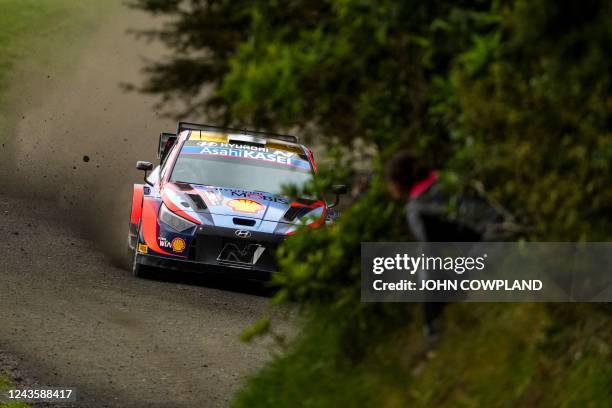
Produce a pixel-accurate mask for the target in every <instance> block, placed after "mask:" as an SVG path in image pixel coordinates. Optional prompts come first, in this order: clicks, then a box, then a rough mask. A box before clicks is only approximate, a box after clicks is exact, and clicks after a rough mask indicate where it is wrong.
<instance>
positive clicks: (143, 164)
mask: <svg viewBox="0 0 612 408" xmlns="http://www.w3.org/2000/svg"><path fill="white" fill-rule="evenodd" d="M136 169H137V170H142V171H144V172H145V174H144V182H145V183H147V184H148V185H150V186H152V185H153V184H151V183H150V182H149V180H147V173H148V172H150V171H151V170H153V163H151V162H147V161H137V162H136Z"/></svg>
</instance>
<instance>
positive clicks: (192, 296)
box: [0, 196, 269, 407]
mask: <svg viewBox="0 0 612 408" xmlns="http://www.w3.org/2000/svg"><path fill="white" fill-rule="evenodd" d="M0 217H1V218H0V220H1V223H0V236H2V242H3V245H2V247H1V248H0V259H2V273H1V274H0V285H1V298H0V322H1V324H0V345H1V347H2V348H4V349H7V350H8V351H9V352H10V353H11V354H13V355H15V356H17V358H19V359H21V364H22V367H21V368H22V370H23V371H24V372H25V373H28V374H32V375H33V376H34V377H35V378H36V379H37V381H38V382H39V383H41V384H46V385H50V386H75V387H76V388H77V389H78V390H79V393H80V394H81V395H80V396H81V402H80V403H79V405H78V406H86V407H89V406H91V407H101V406H124V407H137V406H149V407H153V406H164V407H166V406H167V407H172V406H175V407H182V406H186V407H187V406H189V407H208V406H213V407H214V406H225V405H227V403H228V399H230V398H231V394H232V392H233V391H235V390H236V389H237V387H238V386H239V385H240V382H241V379H242V378H243V377H244V376H245V375H246V374H248V373H250V372H252V371H253V370H255V369H256V368H257V367H259V366H260V365H261V363H262V362H263V361H264V360H265V359H266V358H267V357H268V355H269V350H268V348H267V347H265V346H262V345H255V344H243V343H241V342H239V340H238V336H239V335H240V333H241V330H242V329H243V328H244V327H246V326H248V325H249V324H252V323H253V322H254V321H255V320H256V319H257V318H258V317H259V316H260V314H261V313H262V310H263V309H265V307H266V303H267V299H266V298H265V297H263V296H258V295H256V294H249V293H248V292H249V291H252V292H253V293H257V286H256V285H249V284H247V283H246V282H239V283H232V282H229V281H223V280H222V281H211V280H204V279H196V278H194V277H191V276H186V277H185V278H184V279H182V280H181V279H174V280H173V279H172V277H171V276H166V277H165V280H164V281H156V280H142V279H136V278H133V277H132V276H131V275H130V273H129V272H128V271H126V270H123V269H120V268H116V267H114V266H113V265H112V264H111V263H110V261H109V259H108V258H107V257H106V256H105V255H104V254H102V253H100V252H99V251H98V250H97V249H96V245H95V243H94V242H91V241H88V240H84V239H81V238H78V237H75V235H74V232H73V231H72V230H71V229H70V228H67V227H66V226H65V225H64V224H63V222H62V221H61V219H60V220H53V219H50V218H49V213H48V209H47V208H45V207H44V206H43V205H41V204H40V203H39V202H36V201H22V200H16V199H12V198H8V197H4V196H0ZM245 292H247V293H245Z"/></svg>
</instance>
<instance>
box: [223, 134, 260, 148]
mask: <svg viewBox="0 0 612 408" xmlns="http://www.w3.org/2000/svg"><path fill="white" fill-rule="evenodd" d="M227 141H228V143H242V144H248V145H253V146H265V145H266V143H267V140H266V138H263V137H257V136H253V135H235V134H230V135H228V136H227Z"/></svg>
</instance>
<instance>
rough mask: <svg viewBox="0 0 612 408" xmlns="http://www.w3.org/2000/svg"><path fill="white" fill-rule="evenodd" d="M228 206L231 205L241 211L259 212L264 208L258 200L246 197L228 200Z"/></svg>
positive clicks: (235, 209) (233, 208)
mask: <svg viewBox="0 0 612 408" xmlns="http://www.w3.org/2000/svg"><path fill="white" fill-rule="evenodd" d="M227 206H228V207H230V208H231V209H232V210H234V211H239V212H243V213H250V214H254V213H258V212H259V211H261V210H263V209H264V206H263V205H261V204H260V203H258V202H257V201H253V200H249V199H246V198H235V199H233V200H230V201H228V202H227Z"/></svg>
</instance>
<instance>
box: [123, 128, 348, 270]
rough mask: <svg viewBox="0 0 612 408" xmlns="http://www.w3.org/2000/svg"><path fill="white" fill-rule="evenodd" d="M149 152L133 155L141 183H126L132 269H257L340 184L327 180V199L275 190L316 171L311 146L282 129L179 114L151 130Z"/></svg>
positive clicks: (325, 212) (326, 218) (268, 266)
mask: <svg viewBox="0 0 612 408" xmlns="http://www.w3.org/2000/svg"><path fill="white" fill-rule="evenodd" d="M158 158H159V165H157V166H155V168H154V166H153V164H152V163H149V162H144V161H139V162H137V164H136V168H137V169H138V170H142V171H144V172H145V175H144V182H145V183H144V184H135V185H134V190H133V196H132V211H131V216H130V227H129V238H128V241H129V250H130V254H131V257H132V271H133V273H134V275H136V276H139V277H143V276H147V275H148V274H149V273H150V271H151V270H152V268H164V269H170V270H178V271H203V272H206V271H210V272H221V273H226V274H227V273H231V272H241V274H242V275H246V276H247V277H249V278H253V279H266V278H267V277H269V275H270V273H272V272H275V271H276V270H277V264H276V259H275V252H276V248H277V247H278V245H279V244H280V243H281V242H282V241H283V240H284V239H286V237H287V236H289V235H292V234H295V233H299V232H300V231H302V229H303V228H305V227H304V225H306V226H307V227H310V228H319V227H321V226H324V225H326V223H329V222H330V221H331V220H332V219H333V218H335V217H336V216H337V215H336V213H335V210H333V207H334V206H335V205H337V204H338V199H339V195H340V194H343V193H344V192H345V190H346V188H345V187H344V186H334V189H333V190H334V191H333V193H334V194H335V197H336V199H335V202H334V203H331V204H328V203H327V202H326V201H325V200H323V199H321V198H318V197H301V198H295V197H288V196H287V195H285V194H283V192H284V191H285V188H286V187H285V186H286V185H297V186H298V187H299V186H303V185H304V184H305V183H307V182H308V181H309V180H311V179H312V178H313V177H314V175H315V173H316V166H315V162H314V159H313V155H312V152H311V151H310V149H308V148H307V147H306V146H304V145H301V144H299V142H298V139H297V137H295V136H290V135H278V134H271V133H264V132H256V131H249V130H239V129H232V128H222V127H217V126H209V125H201V124H195V123H186V122H179V123H178V126H177V131H176V133H175V134H173V133H162V134H161V135H160V138H159V147H158ZM306 229H307V228H306Z"/></svg>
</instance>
